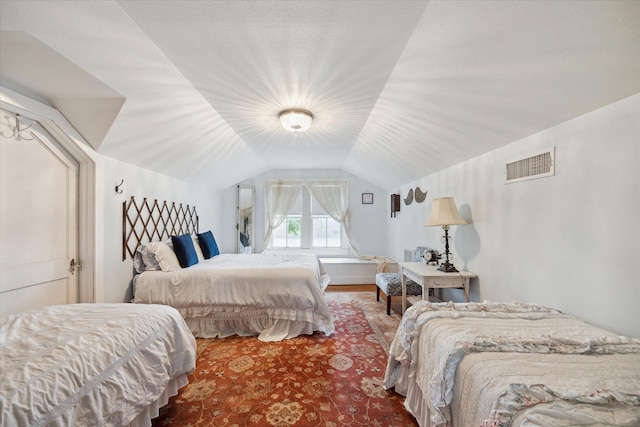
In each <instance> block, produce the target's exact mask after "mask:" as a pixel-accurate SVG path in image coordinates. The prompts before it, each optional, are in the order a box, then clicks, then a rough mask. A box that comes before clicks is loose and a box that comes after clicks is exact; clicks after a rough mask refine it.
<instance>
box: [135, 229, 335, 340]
mask: <svg viewBox="0 0 640 427" xmlns="http://www.w3.org/2000/svg"><path fill="white" fill-rule="evenodd" d="M194 243H195V245H194V246H195V247H196V249H197V248H198V242H197V241H196V240H195V239H194ZM165 246H166V245H165V244H164V243H162V242H154V243H149V244H146V245H143V246H142V247H141V248H140V249H139V250H138V251H137V252H136V256H135V257H134V265H135V266H136V270H137V271H140V270H143V271H142V272H141V273H140V274H137V275H135V277H134V280H133V284H134V298H133V302H134V303H139V304H166V305H169V306H171V307H175V308H176V309H177V310H178V311H179V312H180V314H182V316H183V317H184V319H185V321H186V323H187V325H188V326H189V329H190V330H191V331H192V332H193V334H194V335H195V336H197V337H202V338H216V337H217V338H224V337H227V336H230V335H234V334H237V335H240V336H249V335H257V336H258V339H260V340H262V341H280V340H283V339H289V338H294V337H297V336H299V335H302V334H307V335H310V334H313V333H314V331H319V332H323V333H325V334H327V335H329V334H332V333H333V332H334V330H335V329H334V325H333V320H332V318H331V313H330V312H329V306H328V304H327V301H326V299H325V296H324V291H325V288H326V286H327V284H328V283H329V278H328V275H327V274H326V273H325V272H324V269H323V268H322V265H321V264H320V261H319V259H318V257H316V256H315V255H308V254H219V253H216V254H215V255H212V254H207V252H208V251H207V248H206V246H205V245H202V246H203V248H202V249H204V251H203V252H204V255H203V256H201V255H200V254H197V257H196V258H197V260H194V262H193V264H191V265H189V266H187V267H185V266H184V265H185V264H184V263H180V262H179V260H178V264H180V265H176V261H170V262H164V261H166V259H167V258H171V256H172V254H171V252H169V249H171V248H169V249H167V248H166V247H165ZM202 249H201V250H202ZM177 252H179V251H177ZM214 253H215V252H214ZM207 255H211V256H209V257H207ZM136 258H137V259H138V260H137V261H136ZM149 258H151V259H150V260H149ZM145 260H146V261H145ZM154 260H155V261H158V262H157V264H158V265H157V268H156V267H152V268H151V269H149V268H148V266H149V265H150V264H153V262H154ZM163 262H164V263H165V264H166V265H164V266H163V265H161V264H162V263H163ZM141 265H142V266H144V268H140V266H141Z"/></svg>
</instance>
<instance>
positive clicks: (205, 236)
mask: <svg viewBox="0 0 640 427" xmlns="http://www.w3.org/2000/svg"><path fill="white" fill-rule="evenodd" d="M198 242H200V248H201V249H202V254H203V255H204V259H209V258H213V257H214V256H216V255H220V250H219V249H218V244H217V243H216V239H215V238H214V237H213V233H212V232H211V230H209V231H207V232H206V233H201V234H198Z"/></svg>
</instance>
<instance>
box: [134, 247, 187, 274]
mask: <svg viewBox="0 0 640 427" xmlns="http://www.w3.org/2000/svg"><path fill="white" fill-rule="evenodd" d="M147 252H148V253H149V254H151V255H153V256H154V257H155V260H156V261H157V263H158V265H159V266H160V269H161V270H162V271H175V270H180V269H181V268H182V267H180V263H179V262H178V257H177V256H176V254H175V252H173V249H172V248H171V247H169V245H167V244H166V243H164V242H151V243H147ZM143 259H144V258H143Z"/></svg>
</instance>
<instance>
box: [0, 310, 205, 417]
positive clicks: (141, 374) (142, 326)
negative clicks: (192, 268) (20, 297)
mask: <svg viewBox="0 0 640 427" xmlns="http://www.w3.org/2000/svg"><path fill="white" fill-rule="evenodd" d="M195 352H196V346H195V339H194V337H193V335H192V334H191V332H190V331H189V329H188V328H187V327H186V325H185V323H184V321H183V319H182V318H181V316H180V314H179V313H178V312H177V311H176V310H174V309H173V308H171V307H166V306H158V305H147V306H137V305H132V304H73V305H57V306H50V307H45V308H42V309H38V310H34V311H30V312H26V313H21V314H18V315H13V316H8V317H5V318H2V321H1V324H0V360H1V361H2V375H0V425H3V426H38V425H43V426H44V425H46V426H71V425H74V426H75V425H83V426H98V425H104V426H122V425H129V426H134V427H135V426H150V425H151V421H150V419H151V418H152V417H155V416H157V415H158V410H159V408H160V407H161V406H163V405H164V404H166V403H167V401H168V398H169V397H170V396H172V395H175V394H176V393H177V391H178V389H179V388H180V387H183V386H184V385H186V384H187V382H188V380H187V375H188V374H189V373H190V372H191V371H193V369H195Z"/></svg>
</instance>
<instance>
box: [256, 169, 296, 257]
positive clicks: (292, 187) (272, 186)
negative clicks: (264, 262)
mask: <svg viewBox="0 0 640 427" xmlns="http://www.w3.org/2000/svg"><path fill="white" fill-rule="evenodd" d="M300 184H301V183H300V182H294V181H265V183H264V186H265V199H266V203H267V219H268V221H269V227H268V228H267V233H266V234H265V236H264V241H263V242H262V250H261V251H260V252H264V250H265V249H266V248H267V246H269V241H270V240H271V233H273V230H274V229H276V228H278V226H279V225H280V224H282V222H283V221H284V220H285V219H286V218H287V213H289V210H291V207H292V206H293V203H294V202H295V200H296V197H298V193H299V192H300Z"/></svg>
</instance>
